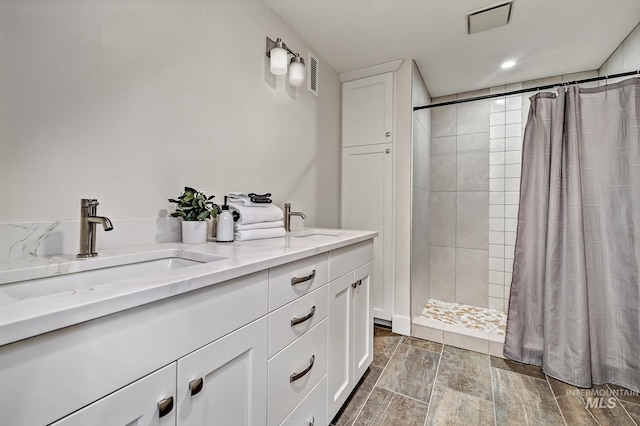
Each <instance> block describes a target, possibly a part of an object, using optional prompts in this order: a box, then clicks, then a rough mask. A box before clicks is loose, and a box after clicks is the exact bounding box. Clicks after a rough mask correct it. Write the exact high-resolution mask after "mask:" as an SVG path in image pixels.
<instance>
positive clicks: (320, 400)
mask: <svg viewBox="0 0 640 426" xmlns="http://www.w3.org/2000/svg"><path fill="white" fill-rule="evenodd" d="M328 424H329V419H328V418H327V378H326V376H325V377H324V378H323V379H322V380H320V383H318V384H317V385H316V387H315V388H313V390H312V391H311V392H309V395H307V396H306V398H305V399H303V400H302V402H301V403H300V405H298V406H297V407H296V409H295V410H293V412H292V413H291V414H289V416H288V417H287V418H286V419H285V421H284V422H282V424H281V426H307V425H309V426H312V425H318V426H320V425H328Z"/></svg>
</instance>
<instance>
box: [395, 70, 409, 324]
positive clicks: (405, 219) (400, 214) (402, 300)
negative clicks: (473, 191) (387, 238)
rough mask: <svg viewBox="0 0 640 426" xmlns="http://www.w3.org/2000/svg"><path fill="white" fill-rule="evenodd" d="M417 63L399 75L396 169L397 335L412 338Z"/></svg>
mask: <svg viewBox="0 0 640 426" xmlns="http://www.w3.org/2000/svg"><path fill="white" fill-rule="evenodd" d="M412 71H413V61H412V60H405V61H403V62H402V65H401V66H400V68H399V69H398V71H396V73H395V79H394V81H395V90H394V93H395V95H394V101H395V108H394V111H395V144H394V149H395V155H394V159H395V166H394V169H395V170H394V206H393V208H394V209H395V213H394V224H393V235H394V241H393V246H394V275H395V278H394V285H395V291H394V309H393V318H392V321H393V331H394V332H395V333H401V334H406V335H409V334H411V305H410V295H411V274H410V267H411V166H412V164H411V140H412V134H411V121H412V118H413V110H412V104H411V74H412Z"/></svg>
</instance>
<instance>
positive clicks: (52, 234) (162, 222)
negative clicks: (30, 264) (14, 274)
mask: <svg viewBox="0 0 640 426" xmlns="http://www.w3.org/2000/svg"><path fill="white" fill-rule="evenodd" d="M112 222H113V230H112V231H109V232H104V231H102V230H101V229H100V228H99V227H98V228H97V232H98V234H97V237H96V246H97V249H98V251H99V250H100V249H106V248H114V247H125V246H135V245H142V244H153V243H165V242H179V241H180V238H181V229H180V221H179V220H178V219H175V218H172V217H156V218H134V219H112ZM79 239H80V221H79V220H61V221H42V222H14V223H0V260H1V259H15V258H21V257H32V256H50V255H55V254H74V253H77V252H78V248H79Z"/></svg>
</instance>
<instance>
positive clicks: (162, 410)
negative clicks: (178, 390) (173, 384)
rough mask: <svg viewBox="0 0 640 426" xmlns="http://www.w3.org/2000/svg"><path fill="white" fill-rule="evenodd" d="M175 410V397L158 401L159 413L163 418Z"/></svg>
mask: <svg viewBox="0 0 640 426" xmlns="http://www.w3.org/2000/svg"><path fill="white" fill-rule="evenodd" d="M171 410H173V397H172V396H170V397H169V398H165V399H162V400H160V401H159V402H158V413H159V414H160V418H163V417H164V416H166V415H167V414H169V413H170V412H171Z"/></svg>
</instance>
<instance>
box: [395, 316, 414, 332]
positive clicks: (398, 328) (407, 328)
mask: <svg viewBox="0 0 640 426" xmlns="http://www.w3.org/2000/svg"><path fill="white" fill-rule="evenodd" d="M391 326H392V331H393V332H394V333H398V334H404V335H405V336H411V318H410V317H405V316H402V315H394V316H393V319H392V324H391Z"/></svg>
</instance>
